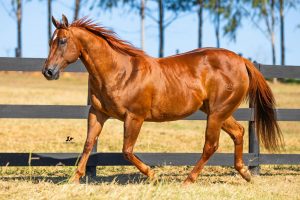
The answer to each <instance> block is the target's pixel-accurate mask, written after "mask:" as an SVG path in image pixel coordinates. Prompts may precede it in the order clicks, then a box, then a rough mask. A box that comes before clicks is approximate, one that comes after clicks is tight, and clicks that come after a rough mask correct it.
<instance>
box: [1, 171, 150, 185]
mask: <svg viewBox="0 0 300 200" xmlns="http://www.w3.org/2000/svg"><path fill="white" fill-rule="evenodd" d="M69 178H70V177H67V176H59V177H58V176H12V177H11V176H6V177H3V176H2V177H0V180H2V181H30V182H32V183H34V184H37V183H40V182H49V183H53V184H66V183H68V180H69ZM147 182H149V181H148V179H147V177H145V176H144V175H142V174H139V173H132V174H116V175H109V176H96V177H89V176H85V177H82V178H81V179H80V183H81V184H94V185H100V184H107V183H116V184H119V185H126V184H140V183H147Z"/></svg>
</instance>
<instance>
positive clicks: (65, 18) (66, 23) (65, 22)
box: [62, 14, 69, 28]
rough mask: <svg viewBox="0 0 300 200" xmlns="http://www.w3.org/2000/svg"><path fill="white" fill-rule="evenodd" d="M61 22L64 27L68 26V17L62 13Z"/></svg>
mask: <svg viewBox="0 0 300 200" xmlns="http://www.w3.org/2000/svg"><path fill="white" fill-rule="evenodd" d="M62 23H63V25H64V26H65V27H66V28H67V27H68V26H69V22H68V19H67V17H66V16H65V15H64V14H62Z"/></svg>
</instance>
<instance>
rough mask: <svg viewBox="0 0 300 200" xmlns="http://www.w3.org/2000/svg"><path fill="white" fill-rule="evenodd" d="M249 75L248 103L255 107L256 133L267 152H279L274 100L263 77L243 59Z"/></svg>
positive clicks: (280, 141)
mask: <svg viewBox="0 0 300 200" xmlns="http://www.w3.org/2000/svg"><path fill="white" fill-rule="evenodd" d="M244 62H245V65H246V67H247V71H248V74H249V80H250V82H249V90H248V94H249V101H250V102H253V103H254V105H255V123H256V132H257V136H258V138H259V140H260V141H261V142H262V143H263V144H264V146H265V147H266V149H268V150H273V151H276V150H280V149H281V148H282V147H283V136H282V133H281V130H280V127H279V125H278V123H277V121H276V112H275V111H274V109H275V99H274V96H273V93H272V91H271V89H270V87H269V86H268V84H267V82H266V80H265V79H264V77H263V75H262V74H261V73H260V72H259V71H258V70H257V69H256V67H255V66H254V65H253V63H252V62H250V61H249V60H247V59H244Z"/></svg>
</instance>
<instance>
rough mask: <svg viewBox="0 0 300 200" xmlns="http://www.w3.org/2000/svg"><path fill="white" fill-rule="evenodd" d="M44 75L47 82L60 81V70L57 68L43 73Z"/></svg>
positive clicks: (45, 70)
mask: <svg viewBox="0 0 300 200" xmlns="http://www.w3.org/2000/svg"><path fill="white" fill-rule="evenodd" d="M42 73H43V75H44V76H45V78H46V79H47V80H57V79H59V70H58V68H57V67H55V68H48V69H44V70H43V71H42Z"/></svg>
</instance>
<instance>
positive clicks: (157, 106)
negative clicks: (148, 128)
mask: <svg viewBox="0 0 300 200" xmlns="http://www.w3.org/2000/svg"><path fill="white" fill-rule="evenodd" d="M202 102H203V98H202V95H201V94H199V93H198V94H197V93H195V92H189V93H185V94H178V95H175V94H174V93H173V94H165V95H161V96H160V97H159V98H157V99H156V101H155V102H153V104H152V105H153V106H152V108H151V113H150V114H149V115H148V116H147V118H146V120H147V121H172V120H178V119H182V118H184V117H187V116H189V115H191V114H193V113H194V112H196V111H198V110H199V108H200V107H201V106H202Z"/></svg>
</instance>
